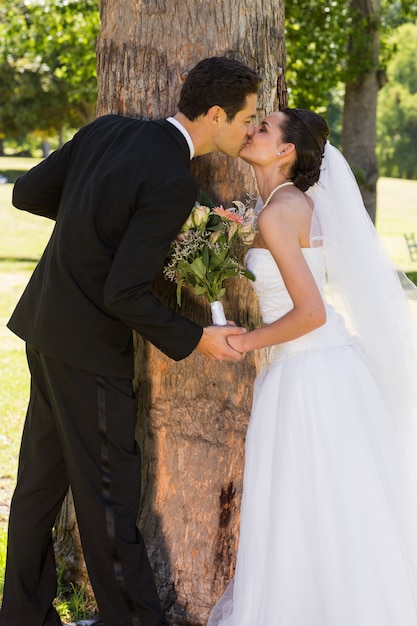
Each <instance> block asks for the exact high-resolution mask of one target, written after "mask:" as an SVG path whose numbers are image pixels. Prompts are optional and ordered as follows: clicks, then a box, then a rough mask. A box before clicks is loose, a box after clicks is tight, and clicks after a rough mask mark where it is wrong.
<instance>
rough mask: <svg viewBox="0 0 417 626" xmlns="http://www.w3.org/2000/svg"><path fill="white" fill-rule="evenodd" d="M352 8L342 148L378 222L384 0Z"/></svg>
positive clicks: (354, 1)
mask: <svg viewBox="0 0 417 626" xmlns="http://www.w3.org/2000/svg"><path fill="white" fill-rule="evenodd" d="M350 6H351V10H352V11H353V15H354V24H355V25H354V28H353V34H352V36H351V38H350V44H349V56H348V79H347V81H346V89H345V102H344V111H343V132H342V149H343V153H344V155H345V157H346V159H347V160H348V162H349V163H350V165H351V167H352V170H353V172H354V174H355V176H356V178H357V181H358V183H359V187H360V190H361V192H362V197H363V200H364V204H365V206H366V209H367V211H368V213H369V215H370V217H371V219H372V221H373V222H374V223H375V218H376V184H377V180H378V165H377V158H376V152H375V148H376V109H377V99H378V90H379V89H380V87H381V86H382V84H381V74H380V72H379V71H378V59H379V41H380V40H379V22H380V0H350Z"/></svg>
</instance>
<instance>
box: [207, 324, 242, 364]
mask: <svg viewBox="0 0 417 626" xmlns="http://www.w3.org/2000/svg"><path fill="white" fill-rule="evenodd" d="M246 332H247V330H246V328H241V327H240V326H236V324H234V322H229V321H228V323H227V326H206V327H205V328H204V329H203V334H202V336H201V339H200V342H199V343H198V345H197V349H198V350H199V351H200V352H202V353H203V354H204V355H205V356H208V357H211V358H212V359H216V360H217V361H241V360H242V359H243V357H244V356H245V353H244V352H243V350H242V349H239V348H241V346H240V345H239V344H240V343H241V341H240V339H239V338H240V337H241V335H243V334H245V333H246Z"/></svg>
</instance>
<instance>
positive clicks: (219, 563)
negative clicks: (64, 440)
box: [60, 0, 286, 626]
mask: <svg viewBox="0 0 417 626" xmlns="http://www.w3.org/2000/svg"><path fill="white" fill-rule="evenodd" d="M101 22H102V28H101V32H100V35H99V40H98V46H97V74H98V83H99V92H98V114H99V115H104V114H107V113H119V114H122V115H128V116H132V117H141V118H156V117H164V116H167V115H169V114H174V113H175V112H176V111H177V101H178V97H179V92H180V89H181V84H182V81H183V80H184V77H185V75H186V73H187V72H188V71H189V69H191V67H193V66H194V65H195V64H196V63H197V62H198V60H200V59H202V58H204V57H208V56H214V55H226V56H230V57H233V58H238V59H239V60H242V61H243V62H246V63H247V64H248V65H250V66H251V67H253V68H254V69H255V70H257V71H258V72H259V74H260V75H261V76H262V78H263V84H262V87H261V90H260V94H259V96H260V97H259V110H260V115H261V116H263V115H264V113H266V112H270V111H271V110H274V109H277V108H282V107H283V106H285V105H286V92H285V85H284V73H283V68H284V63H285V47H284V39H283V33H284V4H283V1H282V2H277V1H276V0H245V1H244V2H243V1H241V2H239V1H234V2H232V0H221V1H220V0H219V1H218V2H216V3H215V5H213V4H212V3H205V2H198V1H197V0H188V2H187V3H179V2H173V3H167V2H163V1H161V2H156V0H147V1H145V0H144V1H143V2H136V1H135V0H123V1H122V2H120V1H115V0H102V2H101ZM192 167H193V172H194V174H195V175H196V177H197V179H198V181H199V183H200V186H201V189H202V190H204V191H205V192H206V193H208V195H209V196H210V197H211V198H212V199H213V200H214V201H216V202H221V203H222V204H223V205H224V206H230V203H231V201H232V200H245V198H246V195H247V194H250V195H252V196H253V195H256V189H255V181H254V177H253V174H252V171H251V169H250V168H249V167H248V166H247V165H246V164H245V163H243V161H240V160H239V159H231V158H228V157H225V156H223V155H207V156H204V157H198V158H196V159H195V160H194V161H193V163H192ZM154 289H155V291H156V292H157V294H158V295H159V297H160V298H161V299H162V300H163V301H164V302H166V303H167V304H168V305H169V306H171V307H175V306H176V305H175V287H174V286H173V285H172V284H170V283H167V282H166V281H164V280H163V278H162V277H161V276H158V277H157V279H156V280H155V285H154ZM223 301H224V306H225V310H226V316H227V318H228V319H233V320H234V321H235V322H236V323H238V324H239V325H244V326H246V327H248V328H252V327H254V326H256V325H259V324H260V318H259V311H258V306H257V303H256V300H255V298H254V296H253V292H252V287H251V285H250V284H249V283H248V281H246V280H245V279H242V280H240V279H232V280H229V281H228V283H227V293H226V296H225V298H224V299H223ZM181 312H182V313H183V314H184V315H186V316H187V317H190V318H191V319H194V320H196V321H197V322H199V323H201V324H203V325H206V324H208V323H210V311H209V306H208V305H207V304H206V303H205V301H203V300H202V299H201V298H198V297H195V296H194V295H193V294H191V293H189V292H187V293H185V294H184V297H183V305H182V309H181ZM135 346H136V351H135V355H136V356H135V366H136V376H135V386H136V391H137V397H138V433H137V434H138V440H139V442H140V445H141V449H142V457H143V463H142V468H143V471H142V506H141V515H140V520H139V525H140V527H141V530H142V532H143V534H144V537H145V541H146V544H147V549H148V553H149V556H150V559H151V563H152V566H153V569H154V573H155V578H156V581H157V586H158V591H159V593H160V597H161V601H162V603H163V606H164V609H165V612H166V615H167V617H168V619H169V620H170V622H171V623H172V624H174V625H177V624H178V625H180V624H181V625H190V626H191V625H198V624H203V623H206V620H207V616H208V613H209V610H210V608H211V607H212V605H213V604H214V603H215V601H216V600H217V598H218V597H219V595H220V594H221V593H222V591H223V590H224V589H225V587H226V585H227V583H228V581H229V580H230V578H231V576H232V574H233V570H234V565H235V557H236V548H237V543H238V528H239V506H240V498H241V493H242V474H243V461H244V440H245V433H246V428H247V424H248V419H249V414H250V406H251V399H252V387H253V381H254V378H255V375H256V372H257V370H258V368H259V364H260V362H261V361H262V360H263V353H262V352H260V353H259V354H255V355H248V356H247V357H246V359H245V360H244V362H242V363H239V364H229V363H219V362H214V361H210V360H208V359H206V358H204V357H202V356H201V355H199V354H193V355H191V356H190V357H188V358H187V359H185V360H184V361H181V362H179V363H176V362H174V361H171V360H170V359H168V358H167V357H165V356H164V355H163V354H161V353H160V352H159V351H158V350H156V349H155V348H154V347H153V346H152V345H150V344H149V343H148V342H146V341H144V340H143V339H142V338H141V337H140V336H139V335H135ZM64 523H65V521H63V520H61V522H60V524H64Z"/></svg>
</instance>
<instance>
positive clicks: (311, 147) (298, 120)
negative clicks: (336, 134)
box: [281, 109, 330, 191]
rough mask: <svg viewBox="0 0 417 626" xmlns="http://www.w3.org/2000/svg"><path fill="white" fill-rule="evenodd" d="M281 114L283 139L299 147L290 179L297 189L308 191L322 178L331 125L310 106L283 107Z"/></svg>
mask: <svg viewBox="0 0 417 626" xmlns="http://www.w3.org/2000/svg"><path fill="white" fill-rule="evenodd" d="M282 113H284V114H285V119H284V121H283V123H282V124H281V131H282V139H283V141H284V142H288V143H293V144H294V145H295V147H296V159H295V161H294V163H293V166H292V168H291V171H290V178H291V180H292V181H293V183H294V185H295V186H296V187H298V189H301V191H307V189H308V188H309V187H311V186H312V185H314V183H316V182H317V181H318V179H319V176H320V165H321V160H322V158H323V152H324V146H325V144H326V141H327V138H328V136H329V133H330V131H329V127H328V125H327V122H326V120H324V119H323V118H322V117H321V116H320V115H318V114H317V113H314V112H313V111H308V110H307V109H283V111H282Z"/></svg>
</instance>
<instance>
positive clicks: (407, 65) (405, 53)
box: [377, 23, 417, 179]
mask: <svg viewBox="0 0 417 626" xmlns="http://www.w3.org/2000/svg"><path fill="white" fill-rule="evenodd" d="M392 44H393V46H394V49H395V53H394V55H393V57H392V59H391V60H390V62H389V64H388V69H387V72H388V75H389V77H390V80H389V82H388V84H387V85H386V87H385V89H384V90H383V92H382V93H381V95H380V99H379V106H378V145H377V154H378V161H379V168H380V173H381V175H382V176H394V177H398V178H413V179H417V24H411V23H409V24H403V25H401V26H399V28H398V29H397V30H396V31H395V33H394V35H393V37H392Z"/></svg>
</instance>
